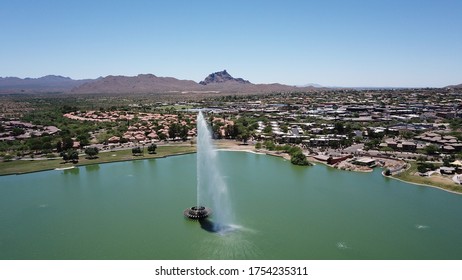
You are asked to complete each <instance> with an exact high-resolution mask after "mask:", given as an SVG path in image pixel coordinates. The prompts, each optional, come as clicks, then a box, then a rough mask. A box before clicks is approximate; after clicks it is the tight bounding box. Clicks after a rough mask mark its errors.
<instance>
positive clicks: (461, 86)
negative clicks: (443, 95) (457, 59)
mask: <svg viewBox="0 0 462 280" xmlns="http://www.w3.org/2000/svg"><path fill="white" fill-rule="evenodd" d="M447 87H448V88H462V84H458V85H452V86H447Z"/></svg>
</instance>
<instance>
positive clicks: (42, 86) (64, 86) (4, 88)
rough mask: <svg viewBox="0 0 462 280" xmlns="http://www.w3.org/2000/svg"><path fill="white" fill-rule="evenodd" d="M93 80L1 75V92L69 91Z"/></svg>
mask: <svg viewBox="0 0 462 280" xmlns="http://www.w3.org/2000/svg"><path fill="white" fill-rule="evenodd" d="M90 81H92V80H73V79H71V78H68V77H63V76H57V75H48V76H44V77H41V78H25V79H21V78H17V77H5V78H2V77H0V92H1V93H18V92H24V93H30V92H68V91H70V90H71V89H73V88H75V87H77V86H79V85H82V84H84V83H87V82H90Z"/></svg>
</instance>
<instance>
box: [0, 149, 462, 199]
mask: <svg viewBox="0 0 462 280" xmlns="http://www.w3.org/2000/svg"><path fill="white" fill-rule="evenodd" d="M217 144H218V145H217V146H218V148H219V149H223V150H232V151H244V152H249V151H252V152H255V150H254V147H253V146H246V147H243V146H239V145H238V144H236V143H235V142H234V143H232V142H225V141H222V142H219V143H217ZM195 152H196V146H191V145H186V144H185V145H165V146H159V147H158V148H157V151H156V153H155V154H149V153H147V152H146V153H144V155H142V156H133V155H132V151H131V149H127V150H117V151H108V152H102V153H100V154H99V155H98V158H96V159H86V158H81V159H80V160H79V162H78V163H77V164H73V163H64V162H63V161H62V160H61V159H44V160H15V161H11V162H0V176H6V175H20V174H27V173H33V172H40V171H46V170H53V169H56V168H68V167H78V166H86V165H91V164H103V163H111V162H122V161H132V160H143V159H153V158H164V157H168V156H175V155H183V154H190V153H195ZM259 152H260V153H264V154H267V155H272V156H278V157H283V156H282V155H276V154H272V153H265V152H264V151H259ZM320 163H322V164H325V163H323V162H320ZM410 164H411V167H410V168H408V169H407V170H405V171H404V172H402V173H400V174H397V175H393V176H389V178H392V179H397V180H400V181H403V182H406V183H409V184H415V185H420V186H426V187H432V188H438V189H441V190H444V191H448V192H451V193H455V194H462V186H461V185H457V184H456V183H454V182H450V181H448V180H447V181H443V180H441V178H432V177H421V176H416V175H414V174H415V173H416V171H417V164H416V163H414V162H411V163H410ZM325 165H327V164H325ZM327 166H329V165H327Z"/></svg>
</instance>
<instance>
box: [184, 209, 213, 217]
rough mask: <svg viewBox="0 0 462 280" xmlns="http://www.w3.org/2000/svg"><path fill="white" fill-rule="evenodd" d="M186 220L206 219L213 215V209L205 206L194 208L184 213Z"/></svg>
mask: <svg viewBox="0 0 462 280" xmlns="http://www.w3.org/2000/svg"><path fill="white" fill-rule="evenodd" d="M183 214H184V216H185V217H186V218H189V219H192V220H201V219H205V218H207V217H208V216H210V215H211V214H212V209H210V208H208V207H204V206H193V207H191V208H187V209H186V210H184V211H183Z"/></svg>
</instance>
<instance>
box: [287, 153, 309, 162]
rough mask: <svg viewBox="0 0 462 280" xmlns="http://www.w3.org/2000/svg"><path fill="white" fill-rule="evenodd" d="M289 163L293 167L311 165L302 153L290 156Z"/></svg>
mask: <svg viewBox="0 0 462 280" xmlns="http://www.w3.org/2000/svg"><path fill="white" fill-rule="evenodd" d="M290 162H291V163H292V164H295V165H311V163H310V162H309V161H308V160H307V159H306V156H305V155H304V154H303V153H302V151H297V152H295V153H294V154H292V157H291V158H290Z"/></svg>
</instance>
